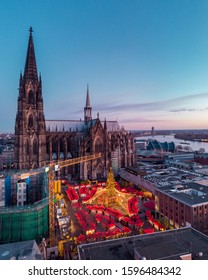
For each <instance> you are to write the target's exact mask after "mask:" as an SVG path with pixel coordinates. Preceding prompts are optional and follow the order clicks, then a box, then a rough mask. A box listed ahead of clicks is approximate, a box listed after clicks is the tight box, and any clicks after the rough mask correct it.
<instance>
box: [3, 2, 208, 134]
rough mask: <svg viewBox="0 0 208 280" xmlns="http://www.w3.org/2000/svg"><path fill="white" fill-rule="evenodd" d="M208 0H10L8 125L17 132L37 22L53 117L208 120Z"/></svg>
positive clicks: (181, 125)
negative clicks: (22, 81)
mask: <svg viewBox="0 0 208 280" xmlns="http://www.w3.org/2000/svg"><path fill="white" fill-rule="evenodd" d="M207 15H208V1H207V0H130V1H129V0H69V1H66V0H65V1H64V0H59V1H57V0H56V1H54V0H36V1H33V0H30V1H26V0H21V1H16V0H13V1H12V0H1V1H0V37H1V41H0V42H1V43H0V81H1V82H0V132H13V131H14V123H15V115H16V111H17V97H18V90H17V89H18V85H19V74H20V71H21V70H22V71H23V70H24V64H25V57H26V50H27V43H28V37H29V31H28V30H29V27H30V26H32V27H33V30H34V32H33V38H34V43H35V52H36V61H37V67H38V72H39V73H41V75H42V82H43V99H44V110H45V117H46V119H80V118H82V119H83V108H84V106H85V98H86V87H87V83H89V87H90V99H91V105H92V108H93V117H96V116H97V112H99V116H100V119H101V120H103V119H104V118H106V119H107V120H118V121H119V123H120V124H121V125H124V127H125V128H126V129H151V127H152V126H154V127H155V129H191V128H192V129H200V128H201V129H204V128H205V129H206V128H208V121H207V120H208V16H207Z"/></svg>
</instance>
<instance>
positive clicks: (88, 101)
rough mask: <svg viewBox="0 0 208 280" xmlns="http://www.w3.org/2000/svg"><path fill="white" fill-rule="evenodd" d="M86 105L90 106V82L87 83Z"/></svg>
mask: <svg viewBox="0 0 208 280" xmlns="http://www.w3.org/2000/svg"><path fill="white" fill-rule="evenodd" d="M86 107H87V108H89V107H90V94H89V84H87V97H86Z"/></svg>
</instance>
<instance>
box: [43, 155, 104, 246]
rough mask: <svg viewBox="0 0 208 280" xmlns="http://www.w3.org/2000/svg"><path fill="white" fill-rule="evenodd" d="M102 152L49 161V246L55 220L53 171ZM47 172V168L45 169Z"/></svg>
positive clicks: (51, 241) (94, 156)
mask: <svg viewBox="0 0 208 280" xmlns="http://www.w3.org/2000/svg"><path fill="white" fill-rule="evenodd" d="M101 157H102V154H101V153H97V154H93V155H88V156H82V157H78V158H72V159H68V160H64V161H60V162H57V163H51V164H50V165H49V169H48V188H49V189H48V190H49V241H50V247H54V246H55V226H54V220H55V209H54V191H53V186H54V177H55V171H57V170H59V169H61V168H63V167H67V166H71V165H75V164H78V163H83V162H86V161H90V160H95V159H98V158H101ZM46 172H47V170H46Z"/></svg>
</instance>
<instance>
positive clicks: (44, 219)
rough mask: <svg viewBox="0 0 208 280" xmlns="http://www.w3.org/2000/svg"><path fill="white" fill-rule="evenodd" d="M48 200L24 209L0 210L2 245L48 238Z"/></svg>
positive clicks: (10, 208)
mask: <svg viewBox="0 0 208 280" xmlns="http://www.w3.org/2000/svg"><path fill="white" fill-rule="evenodd" d="M48 222H49V221H48V199H43V200H41V201H39V202H36V203H35V204H34V205H28V206H24V207H15V206H14V207H1V208H0V244H4V243H10V242H18V241H23V240H24V241H25V240H32V239H35V240H36V241H37V242H40V241H41V239H42V238H43V237H46V236H48V232H49V229H48Z"/></svg>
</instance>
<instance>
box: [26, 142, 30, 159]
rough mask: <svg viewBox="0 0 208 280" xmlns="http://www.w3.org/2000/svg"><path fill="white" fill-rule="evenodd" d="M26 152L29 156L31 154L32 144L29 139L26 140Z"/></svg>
mask: <svg viewBox="0 0 208 280" xmlns="http://www.w3.org/2000/svg"><path fill="white" fill-rule="evenodd" d="M26 154H27V156H29V154H30V144H29V140H28V139H27V142H26Z"/></svg>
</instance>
